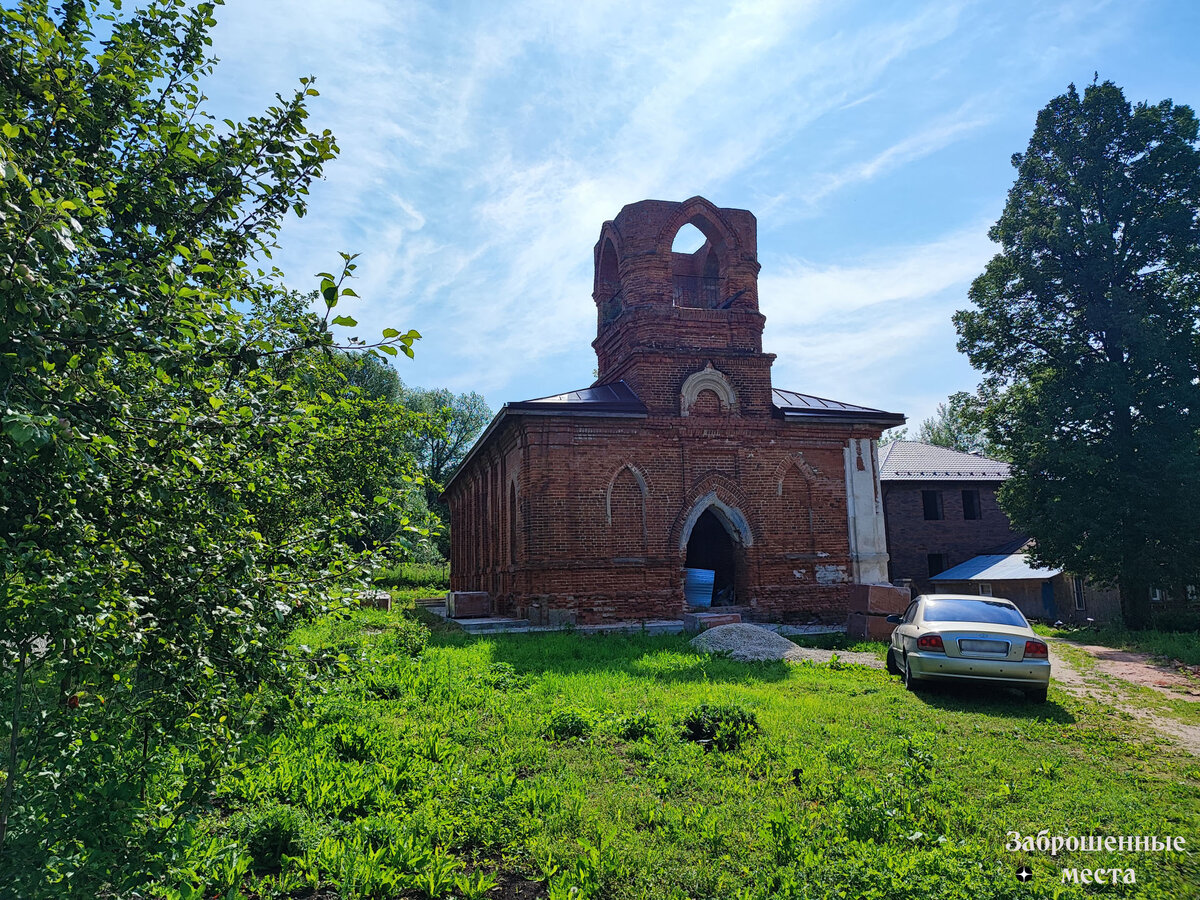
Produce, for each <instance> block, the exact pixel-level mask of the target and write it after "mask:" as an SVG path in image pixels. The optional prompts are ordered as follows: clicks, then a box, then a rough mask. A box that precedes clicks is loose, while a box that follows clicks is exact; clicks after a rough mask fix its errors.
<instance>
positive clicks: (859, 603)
mask: <svg viewBox="0 0 1200 900" xmlns="http://www.w3.org/2000/svg"><path fill="white" fill-rule="evenodd" d="M911 601H912V594H911V592H910V591H909V589H908V588H901V587H895V586H893V585H890V584H852V585H850V612H856V613H866V614H868V615H872V616H891V615H897V616H898V615H900V614H901V613H902V612H904V610H906V609H908V604H909V603H910V602H911Z"/></svg>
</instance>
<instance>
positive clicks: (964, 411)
mask: <svg viewBox="0 0 1200 900" xmlns="http://www.w3.org/2000/svg"><path fill="white" fill-rule="evenodd" d="M915 439H916V440H918V441H921V442H922V443H925V444H934V445H936V446H938V447H948V448H949V449H951V450H958V451H959V452H961V453H978V454H980V455H982V456H988V457H992V458H997V459H1004V458H1005V456H1004V450H1003V449H1002V448H999V447H995V446H993V445H992V443H991V441H989V440H988V438H987V434H986V433H985V431H984V428H983V424H982V422H981V416H980V405H979V399H978V398H977V397H976V396H975V395H973V394H969V393H967V392H966V391H958V392H957V393H954V394H951V395H950V396H949V397H948V398H947V399H946V402H945V403H939V404H938V405H937V411H936V412H935V413H934V414H933V415H932V416H930V417H929V418H928V419H925V420H924V421H922V422H921V424H920V426H919V427H918V428H917V436H916V438H915Z"/></svg>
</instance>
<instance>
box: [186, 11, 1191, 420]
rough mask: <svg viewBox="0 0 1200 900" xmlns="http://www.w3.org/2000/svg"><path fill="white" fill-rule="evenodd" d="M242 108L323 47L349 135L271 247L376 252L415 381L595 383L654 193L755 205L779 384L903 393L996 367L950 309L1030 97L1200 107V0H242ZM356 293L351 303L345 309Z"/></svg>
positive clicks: (1032, 113)
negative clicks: (408, 342) (958, 340)
mask: <svg viewBox="0 0 1200 900" xmlns="http://www.w3.org/2000/svg"><path fill="white" fill-rule="evenodd" d="M218 17H219V22H220V24H219V25H218V28H217V30H216V33H215V37H214V50H215V52H216V54H217V55H218V56H219V57H221V64H220V65H219V66H218V67H217V70H216V73H215V75H214V76H213V78H212V79H211V80H210V82H209V83H208V84H207V85H206V93H208V95H209V96H210V98H211V100H212V104H211V109H212V111H213V112H216V113H218V115H219V117H225V116H244V115H247V114H251V113H253V112H256V111H259V110H261V109H263V108H265V107H266V106H267V105H268V104H269V103H270V102H271V101H272V99H273V95H274V93H275V92H276V91H288V90H290V89H291V88H292V87H293V86H294V85H295V84H296V83H297V79H298V78H299V77H301V76H303V75H315V76H316V77H317V82H316V86H317V87H318V89H319V90H320V91H321V96H320V97H319V98H316V99H314V101H313V103H312V118H311V123H312V125H313V126H314V127H316V128H326V127H327V128H330V129H332V130H333V132H334V133H335V134H336V135H337V138H338V142H339V144H340V146H341V148H342V153H341V156H340V158H339V159H338V160H337V161H336V162H334V163H333V164H331V165H330V166H329V167H328V170H327V172H326V178H325V180H324V181H323V182H321V183H320V184H318V185H316V186H315V187H314V190H313V192H312V201H311V205H310V209H309V213H308V216H306V218H304V219H303V220H299V221H294V222H291V223H289V224H288V226H287V227H286V228H285V230H284V232H283V234H282V236H281V243H282V250H281V252H280V253H279V254H277V256H276V260H275V261H276V263H278V264H279V265H280V267H281V268H283V269H284V271H285V272H287V274H288V280H289V283H290V284H291V285H292V286H293V287H296V288H300V289H309V288H311V287H315V285H316V282H315V280H314V279H313V278H312V275H313V273H316V272H319V271H322V270H326V269H331V270H332V269H334V267H335V266H337V264H338V257H337V253H338V251H340V250H346V251H350V252H357V253H360V254H361V257H360V259H359V260H358V262H359V264H360V265H359V269H358V272H357V273H356V274H357V275H358V276H359V277H358V278H357V280H356V283H355V285H354V287H355V289H356V290H357V291H358V293H359V294H360V295H361V297H362V299H361V300H360V301H357V302H353V303H351V304H350V306H351V308H350V309H349V310H347V312H349V313H350V314H352V315H354V316H355V318H357V319H358V321H359V323H360V327H359V328H358V329H355V331H356V332H357V333H359V334H360V335H362V336H364V337H366V336H368V335H371V334H378V332H379V331H380V330H381V329H382V328H384V327H389V326H390V327H396V328H400V329H402V330H406V329H408V328H416V329H417V330H418V331H420V332H421V333H422V335H423V336H424V337H423V339H422V340H421V341H419V342H418V343H417V345H416V359H415V360H411V361H409V360H404V359H403V358H401V360H400V361H399V363H398V364H397V365H398V368H399V371H400V374H401V377H402V378H403V379H404V380H405V382H406V383H408V384H412V385H420V386H425V387H434V386H444V387H449V388H451V389H453V390H455V391H467V390H476V391H479V392H480V393H482V394H483V395H484V396H485V397H486V398H487V399H488V401H489V403H490V404H491V405H492V406H493V407H495V408H499V406H500V405H501V404H502V403H504V402H505V401H506V400H520V399H526V398H529V397H537V396H543V395H546V394H553V393H558V392H560V391H565V390H570V389H574V388H579V387H583V386H586V385H588V384H590V383H591V381H592V371H593V368H594V367H595V356H594V354H593V352H592V349H591V346H590V344H591V341H592V339H593V338H594V337H595V327H596V316H595V307H594V305H593V303H592V300H591V286H592V247H593V245H594V244H595V242H596V239H597V237H598V235H599V231H600V226H601V223H602V222H603V221H604V220H605V219H610V218H612V217H614V216H615V215H616V214H617V212H618V211H619V210H620V208H621V207H622V206H623V205H625V204H627V203H632V202H635V201H637V200H642V199H646V198H654V199H661V200H683V199H686V198H687V197H691V196H693V195H696V194H699V195H702V196H705V197H707V198H709V199H710V200H712V201H713V202H714V203H716V204H717V205H718V206H735V207H743V208H746V209H749V210H751V211H752V212H753V213H754V214H755V215H756V216H757V217H758V226H759V261H760V263H761V264H762V273H761V275H760V291H759V294H760V307H761V309H762V311H763V312H764V313H765V314H766V316H767V326H766V332H765V334H764V336H763V343H764V349H765V350H767V351H768V352H773V353H775V354H777V356H778V359H776V361H775V365H774V383H775V385H776V386H777V387H782V388H787V389H791V390H799V391H803V392H806V393H813V394H817V395H820V396H825V397H832V398H835V399H838V400H843V401H847V402H851V403H861V404H864V405H870V406H878V407H883V408H886V409H889V410H893V411H897V412H903V413H905V414H907V415H908V416H909V420H910V424H913V425H915V424H916V423H918V422H919V421H920V420H921V419H922V418H924V417H925V416H928V415H930V414H932V412H933V411H934V409H935V407H936V405H937V403H938V401H939V400H942V399H944V398H945V397H946V395H948V394H949V393H952V392H953V391H956V390H963V389H970V388H972V387H973V386H974V385H975V384H976V381H977V379H976V377H975V373H974V372H973V371H972V370H971V368H970V366H969V365H968V364H967V362H966V360H965V359H964V358H963V357H962V356H960V355H959V354H958V353H957V352H956V350H955V334H954V329H953V325H952V324H951V321H950V316H951V315H952V314H953V312H954V311H955V310H956V309H960V308H963V307H965V306H966V305H967V299H966V292H967V288H968V286H969V284H970V282H971V279H972V278H974V276H976V275H977V274H979V272H980V271H981V270H982V268H983V266H984V264H985V263H986V261H987V260H988V258H989V257H990V256H991V255H992V254H993V253H994V252H995V247H994V245H992V244H991V243H990V242H989V241H988V239H987V230H988V228H989V226H990V225H991V224H992V223H993V222H994V221H995V219H996V218H997V216H998V215H999V213H1000V211H1001V209H1002V207H1003V204H1004V198H1005V194H1006V192H1007V190H1008V188H1009V186H1010V185H1011V183H1012V180H1013V177H1014V170H1013V169H1012V167H1011V164H1010V161H1009V160H1010V157H1011V155H1012V154H1013V153H1014V152H1017V151H1020V150H1023V149H1024V147H1025V144H1026V143H1027V141H1028V139H1029V136H1030V134H1031V133H1032V130H1033V124H1034V119H1035V117H1036V115H1037V111H1038V110H1039V109H1040V108H1042V107H1043V106H1044V105H1045V104H1046V103H1047V102H1048V101H1049V100H1050V99H1051V98H1052V97H1053V96H1055V95H1057V94H1060V93H1062V92H1063V91H1064V90H1065V89H1066V87H1067V84H1068V83H1069V82H1071V81H1074V82H1075V83H1076V84H1078V85H1080V86H1081V87H1082V86H1083V85H1084V84H1086V83H1088V82H1090V81H1091V79H1092V76H1093V72H1097V71H1098V72H1099V74H1100V77H1101V79H1111V80H1113V81H1114V82H1116V83H1117V84H1118V85H1121V86H1122V87H1123V88H1124V89H1125V92H1126V96H1127V97H1129V98H1130V99H1131V100H1135V101H1136V100H1143V99H1144V100H1150V101H1154V102H1157V101H1159V100H1161V99H1164V98H1171V99H1173V100H1175V101H1176V102H1179V103H1188V104H1190V105H1193V106H1196V105H1200V54H1198V53H1197V52H1196V39H1197V37H1200V4H1197V3H1193V2H1178V3H1170V2H1155V0H1145V2H1136V0H1134V2H1121V3H1106V2H1087V3H1084V2H1062V3H1051V2H1001V3H997V2H994V0H993V2H939V3H929V4H924V5H922V4H919V3H915V2H905V3H890V4H889V3H884V2H861V3H853V2H826V3H816V2H809V3H805V2H745V3H734V4H730V3H703V2H699V3H689V4H680V3H655V2H641V3H637V4H618V3H584V2H580V3H571V2H562V0H543V2H530V3H501V2H495V0H489V2H402V0H228V5H227V6H225V7H224V8H222V9H220V10H219V11H218ZM339 311H341V308H340V307H339Z"/></svg>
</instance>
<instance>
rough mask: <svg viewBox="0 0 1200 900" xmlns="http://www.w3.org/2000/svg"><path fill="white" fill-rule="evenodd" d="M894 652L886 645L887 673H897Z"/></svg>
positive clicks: (897, 667)
mask: <svg viewBox="0 0 1200 900" xmlns="http://www.w3.org/2000/svg"><path fill="white" fill-rule="evenodd" d="M895 652H896V651H894V650H893V649H892V648H891V647H888V652H887V671H888V674H889V675H899V674H900V667H899V666H898V665H896V657H895V655H894V654H895Z"/></svg>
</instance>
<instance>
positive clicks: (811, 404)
mask: <svg viewBox="0 0 1200 900" xmlns="http://www.w3.org/2000/svg"><path fill="white" fill-rule="evenodd" d="M771 400H772V403H773V405H774V406H775V409H777V410H778V411H779V412H780V413H781V414H782V415H783V418H784V419H789V420H792V419H796V420H802V419H818V420H819V419H824V420H826V421H831V420H832V421H838V422H866V423H870V424H872V425H887V426H889V427H891V426H893V425H903V424H904V422H905V421H906V420H905V418H904V415H903V414H902V413H894V412H886V411H884V410H882V409H872V408H870V407H869V406H855V405H854V404H852V403H841V402H839V401H837V400H826V399H825V398H824V397H814V396H813V395H812V394H800V393H797V392H796V391H785V390H781V389H780V388H774V389H772V391H771Z"/></svg>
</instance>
